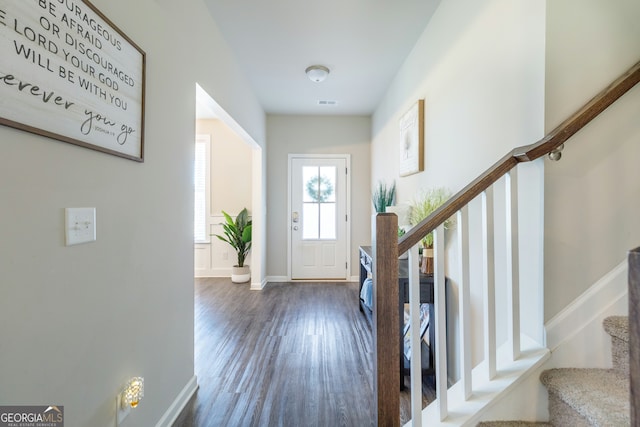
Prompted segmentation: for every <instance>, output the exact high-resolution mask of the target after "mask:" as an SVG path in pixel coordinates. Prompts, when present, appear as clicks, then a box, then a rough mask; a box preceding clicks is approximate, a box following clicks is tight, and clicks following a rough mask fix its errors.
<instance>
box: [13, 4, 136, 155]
mask: <svg viewBox="0 0 640 427" xmlns="http://www.w3.org/2000/svg"><path fill="white" fill-rule="evenodd" d="M144 94H145V53H144V52H143V51H142V50H141V49H140V48H139V47H138V46H136V44H135V43H134V42H133V41H131V40H130V39H129V38H128V37H127V36H126V35H125V34H124V33H123V32H122V31H120V30H119V29H118V28H117V27H116V26H115V25H113V23H111V21H109V20H108V19H107V18H106V17H105V16H104V15H103V14H102V13H101V12H100V11H98V10H97V9H96V8H95V7H94V6H93V5H92V4H91V3H89V1H87V0H29V1H24V0H0V124H2V125H6V126H11V127H14V128H18V129H22V130H26V131H28V132H33V133H36V134H39V135H43V136H47V137H50V138H54V139H58V140H60V141H65V142H69V143H71V144H76V145H80V146H83V147H87V148H91V149H94V150H98V151H102V152H105V153H109V154H114V155H116V156H121V157H124V158H127V159H131V160H136V161H139V162H142V161H143V158H144Z"/></svg>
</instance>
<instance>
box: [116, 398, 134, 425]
mask: <svg viewBox="0 0 640 427" xmlns="http://www.w3.org/2000/svg"><path fill="white" fill-rule="evenodd" d="M129 412H131V408H130V407H129V405H124V407H122V395H121V393H118V395H117V396H116V413H117V420H118V425H120V424H122V422H123V421H124V419H125V418H127V415H129Z"/></svg>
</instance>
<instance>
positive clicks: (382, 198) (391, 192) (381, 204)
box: [371, 181, 396, 213]
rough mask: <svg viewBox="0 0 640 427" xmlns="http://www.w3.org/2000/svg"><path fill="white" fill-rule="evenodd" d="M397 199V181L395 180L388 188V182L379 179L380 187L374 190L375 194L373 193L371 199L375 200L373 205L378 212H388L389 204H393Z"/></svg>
mask: <svg viewBox="0 0 640 427" xmlns="http://www.w3.org/2000/svg"><path fill="white" fill-rule="evenodd" d="M395 199H396V182H395V181H393V184H392V185H391V187H390V188H387V184H386V183H384V182H382V181H379V182H378V187H376V189H375V190H373V194H372V195H371V200H372V201H373V207H374V208H375V210H376V212H378V213H381V212H386V210H387V209H386V208H387V206H393V204H394V203H395Z"/></svg>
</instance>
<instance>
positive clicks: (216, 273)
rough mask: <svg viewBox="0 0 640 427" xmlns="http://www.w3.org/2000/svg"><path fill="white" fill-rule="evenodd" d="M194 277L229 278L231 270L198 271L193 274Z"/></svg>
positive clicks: (209, 269) (211, 269)
mask: <svg viewBox="0 0 640 427" xmlns="http://www.w3.org/2000/svg"><path fill="white" fill-rule="evenodd" d="M193 274H194V277H196V278H197V277H231V268H230V267H229V268H226V267H225V268H208V269H204V268H203V269H198V270H194V272H193Z"/></svg>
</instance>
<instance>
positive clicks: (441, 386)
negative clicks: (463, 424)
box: [433, 224, 449, 421]
mask: <svg viewBox="0 0 640 427" xmlns="http://www.w3.org/2000/svg"><path fill="white" fill-rule="evenodd" d="M433 264H434V268H433V287H434V289H433V299H434V302H435V317H436V319H435V324H436V398H437V399H438V400H437V402H438V411H439V414H440V421H443V420H444V419H445V418H446V417H447V415H448V412H449V410H448V408H447V307H446V299H445V282H444V280H445V279H444V224H441V225H439V226H438V227H437V228H436V229H435V230H434V231H433Z"/></svg>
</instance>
